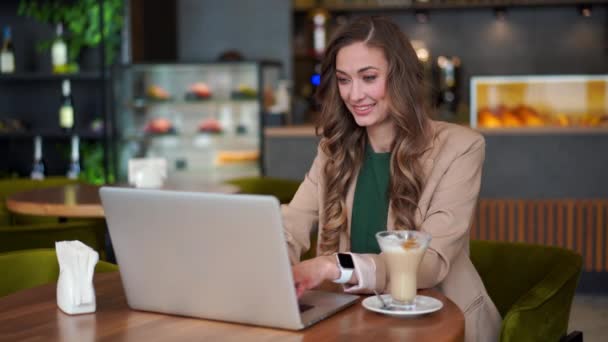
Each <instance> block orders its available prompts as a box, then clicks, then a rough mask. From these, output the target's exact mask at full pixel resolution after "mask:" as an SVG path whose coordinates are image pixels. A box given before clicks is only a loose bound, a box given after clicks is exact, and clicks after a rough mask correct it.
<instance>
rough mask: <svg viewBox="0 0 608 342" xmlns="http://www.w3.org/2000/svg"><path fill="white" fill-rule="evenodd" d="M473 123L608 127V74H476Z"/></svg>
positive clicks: (511, 125) (500, 125) (515, 125)
mask: <svg viewBox="0 0 608 342" xmlns="http://www.w3.org/2000/svg"><path fill="white" fill-rule="evenodd" d="M470 124H471V127H479V128H501V127H541V126H553V127H581V126H582V127H608V75H594V76H591V75H589V76H587V75H563V76H559V75H555V76H505V77H485V76H483V77H472V78H471V109H470Z"/></svg>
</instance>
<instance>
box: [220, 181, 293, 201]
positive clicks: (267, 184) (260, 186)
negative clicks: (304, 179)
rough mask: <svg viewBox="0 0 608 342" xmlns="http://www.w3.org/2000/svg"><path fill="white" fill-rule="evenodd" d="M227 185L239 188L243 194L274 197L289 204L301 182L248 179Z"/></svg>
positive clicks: (230, 182)
mask: <svg viewBox="0 0 608 342" xmlns="http://www.w3.org/2000/svg"><path fill="white" fill-rule="evenodd" d="M226 183H229V184H233V185H236V186H238V187H239V188H240V193H242V194H256V195H272V196H275V197H276V198H277V199H278V200H279V202H281V203H289V202H290V201H291V198H292V197H293V195H295V193H296V191H298V188H299V187H300V183H301V182H299V181H294V180H290V179H281V178H271V177H248V178H237V179H232V180H229V181H227V182H226Z"/></svg>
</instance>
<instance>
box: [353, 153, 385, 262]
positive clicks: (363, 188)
mask: <svg viewBox="0 0 608 342" xmlns="http://www.w3.org/2000/svg"><path fill="white" fill-rule="evenodd" d="M390 163H391V153H390V152H385V153H376V152H374V150H373V149H372V147H371V145H369V144H367V146H366V148H365V157H364V160H363V165H361V170H359V177H358V178H357V186H356V188H355V198H354V200H353V214H352V223H351V233H350V243H351V252H353V253H380V246H378V242H377V241H376V236H375V235H376V233H377V232H379V231H383V230H386V229H387V227H386V221H387V218H388V203H389V198H388V181H389V177H390Z"/></svg>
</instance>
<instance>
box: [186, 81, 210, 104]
mask: <svg viewBox="0 0 608 342" xmlns="http://www.w3.org/2000/svg"><path fill="white" fill-rule="evenodd" d="M211 95H212V93H211V89H210V88H209V86H208V85H207V84H206V83H203V82H197V83H194V84H192V85H190V87H188V92H186V95H185V99H186V100H188V101H198V100H208V99H210V98H211Z"/></svg>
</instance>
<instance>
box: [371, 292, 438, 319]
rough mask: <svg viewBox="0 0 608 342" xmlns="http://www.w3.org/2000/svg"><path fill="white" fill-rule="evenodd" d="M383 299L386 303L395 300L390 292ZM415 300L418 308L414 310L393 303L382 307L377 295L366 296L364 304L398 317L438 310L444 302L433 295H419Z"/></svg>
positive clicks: (374, 309)
mask: <svg viewBox="0 0 608 342" xmlns="http://www.w3.org/2000/svg"><path fill="white" fill-rule="evenodd" d="M382 299H384V301H385V302H386V303H391V302H392V301H393V299H392V298H391V295H390V294H384V295H382ZM414 301H415V303H416V308H415V309H414V310H404V309H402V308H399V307H398V306H393V305H390V306H389V307H388V309H386V308H382V303H381V302H380V300H378V298H377V297H376V296H370V297H367V298H365V299H364V300H363V303H362V304H363V307H364V308H366V309H367V310H370V311H374V312H378V313H381V314H385V315H389V316H396V317H407V316H418V315H424V314H428V313H431V312H435V311H438V310H440V309H441V308H442V307H443V303H442V302H441V301H440V300H439V299H436V298H433V297H428V296H420V295H418V296H416V299H414Z"/></svg>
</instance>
